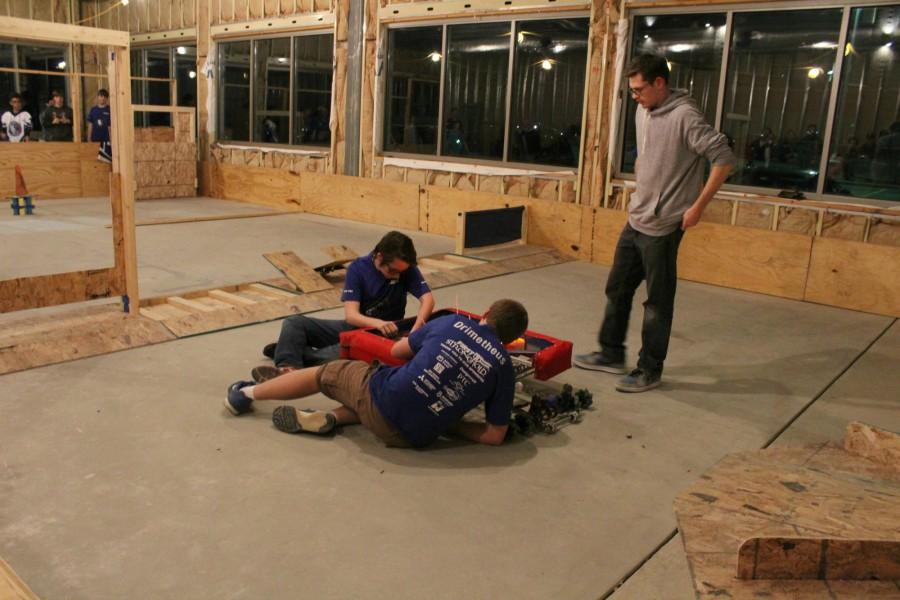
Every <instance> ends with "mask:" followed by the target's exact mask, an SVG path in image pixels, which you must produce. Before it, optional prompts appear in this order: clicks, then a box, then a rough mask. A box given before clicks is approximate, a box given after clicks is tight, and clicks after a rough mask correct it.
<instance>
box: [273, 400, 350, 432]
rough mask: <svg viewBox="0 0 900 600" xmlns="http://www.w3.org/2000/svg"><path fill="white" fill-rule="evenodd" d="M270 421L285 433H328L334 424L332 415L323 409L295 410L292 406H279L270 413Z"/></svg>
mask: <svg viewBox="0 0 900 600" xmlns="http://www.w3.org/2000/svg"><path fill="white" fill-rule="evenodd" d="M272 423H273V424H274V425H275V427H277V428H278V430H279V431H283V432H285V433H300V432H305V433H315V434H318V435H324V434H326V433H329V432H330V431H331V430H332V429H334V426H335V424H336V421H335V419H334V415H333V414H331V413H330V412H326V411H324V410H297V409H296V408H294V407H293V406H279V407H278V408H276V409H275V412H273V413H272Z"/></svg>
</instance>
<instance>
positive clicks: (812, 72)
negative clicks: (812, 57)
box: [806, 67, 822, 79]
mask: <svg viewBox="0 0 900 600" xmlns="http://www.w3.org/2000/svg"><path fill="white" fill-rule="evenodd" d="M821 74H822V69H820V68H819V67H812V68H811V69H810V70H809V71H807V73H806V76H807V77H809V78H810V79H815V78H816V77H818V76H819V75H821Z"/></svg>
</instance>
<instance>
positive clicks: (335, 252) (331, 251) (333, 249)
mask: <svg viewBox="0 0 900 600" xmlns="http://www.w3.org/2000/svg"><path fill="white" fill-rule="evenodd" d="M322 252H324V253H325V254H327V255H328V256H330V257H331V260H333V261H347V260H354V259H356V258H359V253H357V252H356V250H353V249H352V248H348V247H347V246H343V245H341V246H326V247H325V248H322Z"/></svg>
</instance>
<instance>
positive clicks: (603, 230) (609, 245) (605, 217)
mask: <svg viewBox="0 0 900 600" xmlns="http://www.w3.org/2000/svg"><path fill="white" fill-rule="evenodd" d="M627 222H628V213H626V212H625V211H624V210H614V209H611V208H597V209H595V213H594V234H593V238H592V240H591V246H592V249H591V262H595V263H598V264H601V265H606V266H610V265H612V263H613V257H614V256H615V254H616V243H617V242H618V241H619V235H620V234H621V233H622V229H624V228H625V224H626V223H627Z"/></svg>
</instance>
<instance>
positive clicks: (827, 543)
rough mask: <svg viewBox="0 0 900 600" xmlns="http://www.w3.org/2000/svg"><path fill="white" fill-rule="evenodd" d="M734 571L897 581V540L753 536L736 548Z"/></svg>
mask: <svg viewBox="0 0 900 600" xmlns="http://www.w3.org/2000/svg"><path fill="white" fill-rule="evenodd" d="M737 572H738V578H739V579H782V580H790V579H839V580H852V581H867V580H877V581H891V580H897V581H900V540H897V541H885V540H842V539H840V538H832V537H797V536H792V537H788V536H785V537H755V538H751V539H749V540H747V541H746V542H744V544H743V545H742V546H741V548H740V550H739V551H738V567H737ZM898 591H900V590H898Z"/></svg>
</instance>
